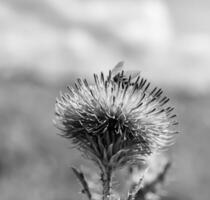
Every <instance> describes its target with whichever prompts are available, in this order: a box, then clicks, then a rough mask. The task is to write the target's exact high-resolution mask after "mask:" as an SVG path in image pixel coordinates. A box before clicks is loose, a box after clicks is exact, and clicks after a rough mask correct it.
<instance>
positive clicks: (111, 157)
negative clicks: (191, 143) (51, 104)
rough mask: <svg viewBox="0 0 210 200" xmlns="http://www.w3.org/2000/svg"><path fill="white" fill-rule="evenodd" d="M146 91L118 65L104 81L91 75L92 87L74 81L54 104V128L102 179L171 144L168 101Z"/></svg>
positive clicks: (137, 77) (145, 85)
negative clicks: (101, 173) (96, 167)
mask: <svg viewBox="0 0 210 200" xmlns="http://www.w3.org/2000/svg"><path fill="white" fill-rule="evenodd" d="M149 86H150V83H149V82H147V80H146V79H144V78H142V77H141V76H140V74H139V73H137V74H135V75H132V74H128V75H127V73H125V72H124V71H123V70H122V63H119V64H118V65H117V66H116V67H115V68H114V70H112V71H109V74H108V77H107V78H105V77H104V74H103V73H101V74H100V75H96V74H94V84H93V85H89V84H88V82H87V80H85V79H84V80H81V79H78V80H77V82H76V83H75V88H73V87H67V88H68V92H66V93H64V94H61V96H60V98H58V99H57V102H56V105H55V113H56V126H57V127H58V128H59V129H60V130H61V131H62V135H63V136H64V137H66V138H69V139H71V141H72V143H73V144H75V145H76V147H77V148H78V149H79V150H81V151H82V152H83V154H84V155H85V156H87V157H88V158H89V159H92V160H93V161H94V162H95V163H97V165H98V166H99V167H100V169H101V170H102V171H103V172H105V171H106V173H104V174H107V171H109V172H110V173H111V171H113V170H115V169H117V168H120V167H123V166H125V165H127V164H135V163H137V162H139V161H143V160H145V159H146V158H147V157H148V156H149V155H151V154H152V153H153V152H156V151H159V150H162V149H165V148H167V147H168V146H170V145H171V144H173V142H174V136H175V134H176V133H177V132H176V130H175V129H174V128H173V127H174V125H176V124H177V122H176V121H175V119H174V118H175V117H176V115H174V114H173V113H172V111H173V108H171V107H169V106H167V105H166V104H167V102H168V101H169V98H167V97H166V96H163V95H162V93H163V92H162V90H161V89H158V88H157V87H155V88H154V89H152V90H150V89H149ZM108 177H109V175H107V176H106V177H102V179H108Z"/></svg>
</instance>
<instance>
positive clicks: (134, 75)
mask: <svg viewBox="0 0 210 200" xmlns="http://www.w3.org/2000/svg"><path fill="white" fill-rule="evenodd" d="M123 65H124V62H122V61H121V62H119V63H118V64H117V65H116V66H115V67H114V68H113V69H112V71H111V73H112V75H113V78H112V80H113V81H114V82H115V83H118V82H122V85H123V86H125V85H128V84H129V85H134V84H135V82H136V80H137V79H139V78H140V72H139V71H124V70H123Z"/></svg>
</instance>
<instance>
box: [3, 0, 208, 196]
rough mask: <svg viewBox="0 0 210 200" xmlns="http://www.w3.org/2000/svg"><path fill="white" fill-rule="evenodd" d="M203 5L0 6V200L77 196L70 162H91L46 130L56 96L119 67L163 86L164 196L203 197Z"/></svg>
mask: <svg viewBox="0 0 210 200" xmlns="http://www.w3.org/2000/svg"><path fill="white" fill-rule="evenodd" d="M209 10H210V2H209V1H208V0H201V1H196V0H191V1H190V0H183V1H175V0H171V1H166V0H165V1H164V0H140V1H137V0H134V1H126V0H115V1H105V0H101V1H96V0H87V1H85V0H77V1H73V0H63V1H59V0H27V1H24V0H0V199H1V200H13V199H14V200H25V199H30V200H48V199H49V200H57V199H60V200H67V199H68V200H77V199H78V200H79V199H82V198H83V197H82V195H78V192H79V184H78V183H77V181H76V179H75V177H74V176H73V174H72V172H71V171H70V169H69V166H70V165H74V166H77V167H79V166H80V165H81V164H83V165H87V166H90V167H92V165H91V164H90V163H89V162H87V161H84V160H82V159H81V155H80V153H79V152H78V151H76V150H73V149H68V147H69V146H70V145H69V142H68V141H66V140H63V139H62V138H60V137H59V136H57V135H56V133H57V132H58V131H57V130H56V129H55V127H54V126H53V124H52V119H53V117H54V103H55V98H56V96H58V95H59V90H65V85H66V84H72V83H73V82H74V81H75V80H76V78H78V77H84V78H88V80H90V81H92V74H93V73H99V72H101V71H103V72H105V73H106V72H107V71H108V70H110V69H111V68H112V67H113V66H114V65H115V64H117V62H119V61H121V60H123V61H125V70H140V71H141V72H142V75H143V76H144V77H146V78H148V80H149V81H151V82H152V85H157V86H160V87H162V88H163V90H164V91H165V93H166V94H167V95H168V96H169V97H171V104H172V105H174V106H175V107H176V112H177V113H178V120H179V122H180V126H179V129H180V132H181V135H180V136H179V137H178V140H177V143H176V145H175V146H174V147H173V149H172V150H171V151H170V154H172V155H173V156H172V157H173V160H174V162H173V167H172V169H171V172H170V176H169V184H168V186H167V187H166V190H167V191H168V194H167V195H166V197H164V198H163V199H165V200H179V199H180V200H197V199H199V200H208V199H209V196H210V193H209V186H210V174H209V171H208V168H209V167H210V157H209V154H210V150H209V141H210V134H209V132H210V123H209V115H210V109H209V107H210V90H209V88H210V67H209V65H210V24H209V18H210V12H209Z"/></svg>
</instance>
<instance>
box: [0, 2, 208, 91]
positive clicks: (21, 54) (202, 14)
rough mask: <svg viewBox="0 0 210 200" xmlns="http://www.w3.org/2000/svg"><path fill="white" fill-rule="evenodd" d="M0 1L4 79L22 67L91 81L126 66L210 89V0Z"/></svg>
mask: <svg viewBox="0 0 210 200" xmlns="http://www.w3.org/2000/svg"><path fill="white" fill-rule="evenodd" d="M0 3H1V4H0V5H1V6H0V16H1V17H0V24H1V25H0V43H1V46H0V69H2V68H3V69H4V70H5V69H6V71H7V73H6V72H5V73H6V75H5V76H9V75H8V74H10V73H15V71H16V70H19V69H21V70H27V71H29V72H34V73H38V74H39V75H41V77H42V78H43V79H45V80H47V81H48V80H50V81H54V80H57V79H59V78H60V76H62V75H64V74H65V75H66V74H68V73H72V72H73V73H79V74H83V75H88V76H90V75H91V74H92V73H93V72H99V71H101V70H106V71H107V70H108V69H110V66H113V65H114V64H115V63H116V62H118V61H121V60H124V61H125V63H126V65H127V66H130V68H131V69H138V70H141V71H143V72H144V73H145V74H146V75H148V76H149V77H150V78H152V79H153V80H154V79H155V80H156V81H157V82H161V83H165V82H166V83H167V84H172V85H175V86H177V85H178V86H179V87H181V88H183V87H194V88H195V89H198V90H202V91H203V90H207V89H208V88H209V85H210V79H209V74H210V67H209V66H208V65H209V63H210V57H209V54H210V26H209V22H208V18H209V16H208V15H209V12H208V11H209V10H208V8H209V7H210V3H209V2H208V1H206V0H202V1H199V2H198V1H195V0H194V1H189V0H185V1H182V2H175V1H154V0H150V1H146V0H144V1H82V0H79V1H67V0H66V1H58V0H50V1H48V0H45V1H35V0H28V1H23V0H1V2H0ZM11 69H12V72H11ZM3 74H4V72H3Z"/></svg>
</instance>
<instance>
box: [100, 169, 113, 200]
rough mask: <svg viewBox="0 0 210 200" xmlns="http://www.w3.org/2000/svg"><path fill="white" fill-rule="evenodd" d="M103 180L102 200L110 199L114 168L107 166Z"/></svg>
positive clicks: (102, 176)
mask: <svg viewBox="0 0 210 200" xmlns="http://www.w3.org/2000/svg"><path fill="white" fill-rule="evenodd" d="M101 181H102V186H103V193H102V195H103V196H102V200H109V199H110V194H111V184H112V170H111V169H110V168H107V169H106V170H105V171H102V173H101Z"/></svg>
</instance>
